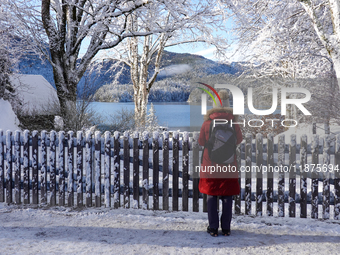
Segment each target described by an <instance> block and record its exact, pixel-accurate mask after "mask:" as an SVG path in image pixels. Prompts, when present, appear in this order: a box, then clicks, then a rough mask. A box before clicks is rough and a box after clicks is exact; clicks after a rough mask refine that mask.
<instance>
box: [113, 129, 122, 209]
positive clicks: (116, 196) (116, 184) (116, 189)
mask: <svg viewBox="0 0 340 255" xmlns="http://www.w3.org/2000/svg"><path fill="white" fill-rule="evenodd" d="M113 135H114V138H113V146H114V148H113V163H114V180H113V205H114V208H115V209H118V207H119V206H120V155H119V153H120V144H119V136H120V134H119V132H118V131H115V132H114V134H113Z"/></svg>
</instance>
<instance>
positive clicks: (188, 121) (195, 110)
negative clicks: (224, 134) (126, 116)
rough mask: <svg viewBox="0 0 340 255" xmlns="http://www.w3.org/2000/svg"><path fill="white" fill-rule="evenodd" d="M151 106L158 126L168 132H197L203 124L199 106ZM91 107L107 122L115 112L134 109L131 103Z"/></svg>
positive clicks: (94, 104) (160, 103) (185, 104)
mask: <svg viewBox="0 0 340 255" xmlns="http://www.w3.org/2000/svg"><path fill="white" fill-rule="evenodd" d="M153 105H154V109H155V111H156V116H157V117H158V122H159V124H160V125H161V126H165V127H168V130H180V131H194V130H197V129H198V130H199V128H200V126H201V125H202V123H203V116H202V115H201V114H200V110H201V106H200V105H190V104H189V103H186V102H153ZM91 106H92V108H93V109H94V110H95V111H96V112H97V113H98V114H100V115H101V116H103V117H104V119H107V120H109V119H110V116H111V115H114V113H115V112H117V111H119V110H121V109H124V108H125V109H127V110H134V107H135V106H134V103H133V102H129V103H107V102H93V103H91ZM149 108H150V103H149V104H148V110H149ZM208 108H209V107H208ZM106 124H109V123H106ZM195 127H196V128H195Z"/></svg>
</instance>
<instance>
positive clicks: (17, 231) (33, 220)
mask: <svg viewBox="0 0 340 255" xmlns="http://www.w3.org/2000/svg"><path fill="white" fill-rule="evenodd" d="M206 225H207V215H206V214H205V213H192V212H189V213H185V212H176V213H175V212H174V213H166V212H161V211H158V212H153V211H145V210H136V209H119V210H113V209H103V208H101V209H84V210H82V211H71V210H70V209H64V208H53V209H47V210H46V209H45V210H44V209H32V208H28V209H22V208H21V209H20V208H17V207H14V206H5V205H3V204H0V244H1V245H0V254H103V253H105V254H124V255H126V254H287V253H292V254H293V253H294V254H317V253H318V254H339V251H340V222H339V221H338V222H336V221H330V220H329V221H321V220H312V219H298V218H297V219H292V218H277V217H274V218H273V217H256V218H255V217H250V216H236V217H234V218H233V223H232V235H231V236H229V237H224V236H219V237H217V238H213V237H210V236H209V235H208V234H207V233H206V232H205V229H206Z"/></svg>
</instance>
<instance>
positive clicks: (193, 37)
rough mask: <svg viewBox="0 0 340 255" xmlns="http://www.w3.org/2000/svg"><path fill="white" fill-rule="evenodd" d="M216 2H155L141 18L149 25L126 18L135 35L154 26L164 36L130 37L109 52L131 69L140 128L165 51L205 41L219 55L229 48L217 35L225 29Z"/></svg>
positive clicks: (118, 61) (179, 0) (131, 17)
mask: <svg viewBox="0 0 340 255" xmlns="http://www.w3.org/2000/svg"><path fill="white" fill-rule="evenodd" d="M219 4H220V3H219V1H215V0H214V1H187V0H176V1H171V3H168V4H167V5H166V8H164V7H162V6H161V5H159V4H158V3H157V2H154V3H152V4H149V5H148V6H146V7H145V9H146V12H145V16H143V18H144V19H147V20H148V25H147V26H145V27H143V26H141V25H140V23H141V22H142V20H141V18H140V17H138V16H137V15H136V14H133V15H131V16H129V19H128V26H129V28H130V30H131V31H134V32H135V33H147V32H148V31H151V30H152V26H153V23H152V22H150V21H151V20H152V21H154V22H156V23H157V24H158V26H159V27H160V28H161V29H163V30H164V32H163V33H159V34H151V35H148V36H145V37H138V38H137V37H134V38H129V39H128V40H126V41H125V42H123V43H122V44H121V45H120V46H119V47H115V48H114V49H113V51H112V53H113V56H111V57H108V56H104V57H107V58H109V59H110V60H112V59H113V60H115V61H117V62H116V65H117V66H118V65H120V64H121V63H124V64H125V65H127V66H128V67H129V68H130V75H131V80H132V83H133V89H134V95H133V100H134V103H135V118H136V120H138V122H137V123H139V124H140V125H141V126H144V125H145V116H146V106H147V103H148V97H149V93H150V90H151V88H152V86H153V84H154V82H155V80H156V77H157V75H158V74H159V72H160V70H161V68H160V66H161V59H162V55H163V52H164V50H165V48H167V47H170V46H174V45H179V44H188V43H197V42H205V43H206V44H207V45H214V46H216V49H217V53H220V54H222V53H223V52H224V51H225V49H226V48H227V47H228V43H227V41H226V40H225V39H223V38H222V37H220V36H219V35H217V34H214V33H215V32H216V31H217V30H220V31H222V30H223V29H225V24H224V21H225V20H224V9H223V8H222V6H220V5H219Z"/></svg>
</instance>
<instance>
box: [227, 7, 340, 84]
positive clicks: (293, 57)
mask: <svg viewBox="0 0 340 255" xmlns="http://www.w3.org/2000/svg"><path fill="white" fill-rule="evenodd" d="M224 2H226V3H227V4H228V6H229V8H230V10H231V12H232V16H233V20H234V21H235V34H236V36H237V39H236V40H237V42H239V45H240V50H241V51H242V50H243V52H244V53H245V54H246V55H248V56H249V58H248V59H247V60H249V61H250V62H253V64H254V66H255V69H257V71H259V70H260V72H261V75H273V73H275V74H277V75H280V76H281V77H287V78H293V79H294V78H301V77H317V76H318V75H321V74H322V73H324V72H328V71H329V70H330V68H331V65H332V66H334V71H335V72H336V75H337V77H340V70H339V69H340V68H339V66H340V65H339V63H340V57H339V51H340V43H339V40H340V37H339V31H340V28H339V20H340V12H339V8H338V7H339V3H340V2H339V1H338V0H329V1H324V0H315V1H314V0H308V1H306V0H269V1H267V0H265V1H264V0H259V1H256V2H254V1H251V0H240V1H236V0H225V1H224ZM327 58H328V59H330V60H331V62H329V61H328V60H327ZM251 60H252V61H251ZM338 85H339V86H340V84H338Z"/></svg>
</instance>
